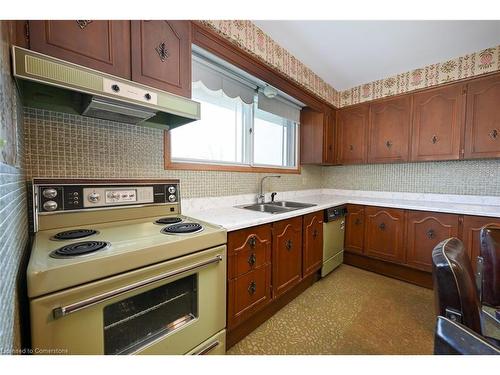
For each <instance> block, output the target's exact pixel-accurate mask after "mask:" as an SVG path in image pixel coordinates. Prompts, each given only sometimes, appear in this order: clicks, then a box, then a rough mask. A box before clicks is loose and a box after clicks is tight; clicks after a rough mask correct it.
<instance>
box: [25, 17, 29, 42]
mask: <svg viewBox="0 0 500 375" xmlns="http://www.w3.org/2000/svg"><path fill="white" fill-rule="evenodd" d="M24 39H26V42H29V41H30V23H29V22H28V21H26V22H25V23H24Z"/></svg>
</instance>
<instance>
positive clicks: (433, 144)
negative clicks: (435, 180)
mask: <svg viewBox="0 0 500 375" xmlns="http://www.w3.org/2000/svg"><path fill="white" fill-rule="evenodd" d="M465 88H466V85H465V84H456V85H451V86H445V87H440V88H437V89H431V90H425V91H422V92H420V93H417V94H414V95H413V119H412V145H411V160H412V161H426V160H454V159H459V158H460V156H461V155H460V140H461V134H462V130H463V122H464V109H465Z"/></svg>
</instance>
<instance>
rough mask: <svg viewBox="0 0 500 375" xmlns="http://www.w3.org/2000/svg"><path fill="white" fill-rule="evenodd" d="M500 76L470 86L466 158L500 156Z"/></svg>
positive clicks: (468, 89)
mask: <svg viewBox="0 0 500 375" xmlns="http://www.w3.org/2000/svg"><path fill="white" fill-rule="evenodd" d="M499 103H500V75H495V76H493V77H489V78H485V79H478V80H475V81H472V82H471V83H469V84H468V87H467V119H466V124H465V158H466V159H471V158H498V157H500V105H499Z"/></svg>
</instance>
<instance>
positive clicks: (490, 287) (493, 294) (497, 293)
mask: <svg viewBox="0 0 500 375" xmlns="http://www.w3.org/2000/svg"><path fill="white" fill-rule="evenodd" d="M480 238H481V249H480V254H479V257H478V262H477V266H478V267H477V274H476V276H477V279H476V280H477V288H478V290H479V298H480V299H481V303H482V304H484V305H487V306H490V307H492V308H494V309H496V310H500V227H484V228H482V229H481V233H480Z"/></svg>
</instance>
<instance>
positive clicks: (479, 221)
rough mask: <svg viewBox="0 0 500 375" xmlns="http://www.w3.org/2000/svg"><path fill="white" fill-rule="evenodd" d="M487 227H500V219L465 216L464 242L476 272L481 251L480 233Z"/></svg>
mask: <svg viewBox="0 0 500 375" xmlns="http://www.w3.org/2000/svg"><path fill="white" fill-rule="evenodd" d="M485 226H497V227H500V218H494V217H484V216H464V223H463V229H462V241H463V243H464V246H465V249H466V250H467V252H468V254H469V258H470V260H471V263H472V268H473V270H474V272H475V271H476V261H477V257H478V255H479V253H480V249H481V241H480V237H479V235H480V232H481V228H483V227H485Z"/></svg>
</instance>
